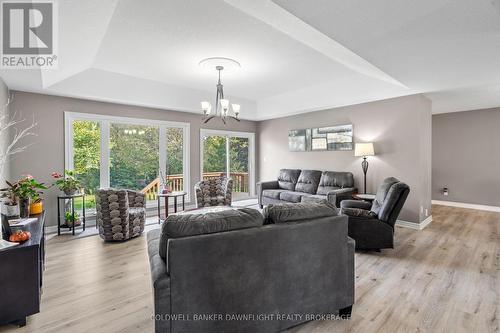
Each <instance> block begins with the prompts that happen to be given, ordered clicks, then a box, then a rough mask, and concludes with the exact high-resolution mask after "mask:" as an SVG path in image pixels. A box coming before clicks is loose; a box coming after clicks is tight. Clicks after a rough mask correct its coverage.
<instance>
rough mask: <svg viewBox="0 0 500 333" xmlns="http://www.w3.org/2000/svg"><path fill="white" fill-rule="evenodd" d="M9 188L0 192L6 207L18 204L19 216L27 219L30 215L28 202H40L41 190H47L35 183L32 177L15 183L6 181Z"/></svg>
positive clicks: (25, 177)
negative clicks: (4, 199)
mask: <svg viewBox="0 0 500 333" xmlns="http://www.w3.org/2000/svg"><path fill="white" fill-rule="evenodd" d="M6 183H7V185H8V186H9V187H7V188H4V189H2V190H0V191H1V192H2V193H3V196H4V197H7V198H8V200H7V203H6V205H7V206H16V205H17V204H19V215H20V216H21V217H28V216H29V213H30V200H31V202H34V203H37V202H40V201H41V198H40V194H42V193H43V192H42V190H46V189H48V187H47V186H45V185H44V184H43V183H40V182H38V181H36V180H35V179H34V178H33V176H32V175H25V176H22V177H21V179H19V180H18V181H17V182H15V183H11V182H9V181H6Z"/></svg>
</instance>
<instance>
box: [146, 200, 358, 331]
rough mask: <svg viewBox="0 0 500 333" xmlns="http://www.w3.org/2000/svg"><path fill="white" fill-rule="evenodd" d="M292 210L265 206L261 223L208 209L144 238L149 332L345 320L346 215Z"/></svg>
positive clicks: (244, 212) (350, 245)
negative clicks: (151, 299) (333, 318)
mask: <svg viewBox="0 0 500 333" xmlns="http://www.w3.org/2000/svg"><path fill="white" fill-rule="evenodd" d="M299 205H304V206H302V207H295V209H298V211H297V212H298V213H299V214H293V213H290V211H288V210H289V209H288V208H287V207H280V206H279V205H278V206H274V207H267V208H266V214H267V219H268V220H271V224H269V225H263V216H262V215H261V213H260V212H258V211H257V210H254V209H250V208H240V209H234V208H230V207H213V208H210V211H208V212H207V211H205V209H202V211H201V212H199V211H193V212H188V213H183V214H177V215H170V216H169V217H168V219H167V221H166V222H165V223H164V224H163V225H162V229H161V231H160V230H152V231H150V232H148V235H147V239H148V240H147V241H148V252H149V260H150V266H151V275H152V276H151V277H152V284H153V293H154V309H155V310H154V311H155V332H191V333H196V332H205V333H207V332H208V333H210V332H241V333H244V332H252V333H254V332H279V331H282V330H284V329H287V328H289V327H292V326H295V325H297V324H299V323H302V322H305V321H309V320H312V319H317V318H314V317H312V316H313V315H321V314H330V315H331V314H333V315H335V314H336V313H339V314H341V315H344V316H350V311H351V306H352V304H353V302H354V241H353V240H352V239H350V238H348V236H347V217H345V216H338V215H336V212H335V208H334V207H332V206H330V207H325V206H324V205H323V207H322V209H318V205H320V204H317V203H313V204H310V203H309V204H308V203H306V204H299ZM290 206H296V205H290ZM332 208H333V209H332ZM292 209H293V208H292ZM307 212H309V214H308V213H307ZM277 314H280V315H281V316H280V317H278V316H277ZM299 315H300V316H299ZM238 316H240V317H239V318H240V320H237V319H235V318H238Z"/></svg>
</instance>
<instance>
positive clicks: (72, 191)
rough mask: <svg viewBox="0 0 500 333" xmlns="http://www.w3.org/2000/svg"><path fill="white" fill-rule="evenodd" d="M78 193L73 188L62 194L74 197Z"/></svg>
mask: <svg viewBox="0 0 500 333" xmlns="http://www.w3.org/2000/svg"><path fill="white" fill-rule="evenodd" d="M77 192H78V189H77V188H73V189H71V190H64V194H66V195H75V194H76V193H77Z"/></svg>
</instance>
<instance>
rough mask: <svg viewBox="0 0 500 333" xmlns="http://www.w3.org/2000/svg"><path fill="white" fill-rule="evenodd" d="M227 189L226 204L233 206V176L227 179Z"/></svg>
mask: <svg viewBox="0 0 500 333" xmlns="http://www.w3.org/2000/svg"><path fill="white" fill-rule="evenodd" d="M225 190H226V192H225V195H224V197H225V198H226V205H227V206H231V202H232V200H233V180H232V179H231V178H229V179H228V180H227V181H226V188H225Z"/></svg>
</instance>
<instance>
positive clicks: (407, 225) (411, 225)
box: [396, 215, 432, 230]
mask: <svg viewBox="0 0 500 333" xmlns="http://www.w3.org/2000/svg"><path fill="white" fill-rule="evenodd" d="M431 222H432V215H430V216H428V217H427V218H426V219H425V220H423V221H422V222H420V223H416V222H409V221H403V220H397V221H396V225H397V226H398V227H403V228H410V229H413V230H423V229H424V228H425V227H427V226H428V225H429V224H430V223H431Z"/></svg>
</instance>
